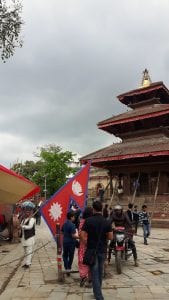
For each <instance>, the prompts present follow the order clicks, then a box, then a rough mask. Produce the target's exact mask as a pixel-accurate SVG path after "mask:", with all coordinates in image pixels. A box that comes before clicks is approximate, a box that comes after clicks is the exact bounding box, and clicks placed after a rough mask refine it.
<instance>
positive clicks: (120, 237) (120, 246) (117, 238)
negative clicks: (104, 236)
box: [108, 227, 132, 274]
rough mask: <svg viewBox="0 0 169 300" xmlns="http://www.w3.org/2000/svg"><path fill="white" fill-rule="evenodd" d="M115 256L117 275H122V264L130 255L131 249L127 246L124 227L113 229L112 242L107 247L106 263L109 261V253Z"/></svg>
mask: <svg viewBox="0 0 169 300" xmlns="http://www.w3.org/2000/svg"><path fill="white" fill-rule="evenodd" d="M112 251H113V254H114V255H115V265H116V270H117V273H118V274H121V273H122V263H123V261H124V260H127V259H128V257H129V256H131V255H132V251H131V248H130V247H129V245H128V237H127V235H126V231H125V228H124V227H116V228H115V229H114V240H113V241H112V242H111V243H110V245H109V251H108V262H110V259H111V253H112Z"/></svg>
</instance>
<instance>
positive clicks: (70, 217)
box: [62, 211, 78, 273]
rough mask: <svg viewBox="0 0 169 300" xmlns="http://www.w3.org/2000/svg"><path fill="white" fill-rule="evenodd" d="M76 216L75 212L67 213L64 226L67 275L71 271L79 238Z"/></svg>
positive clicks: (64, 256) (64, 257)
mask: <svg viewBox="0 0 169 300" xmlns="http://www.w3.org/2000/svg"><path fill="white" fill-rule="evenodd" d="M74 221H75V214H74V212H73V211H70V212H68V213H67V220H66V222H65V223H64V224H63V226H62V233H63V262H64V268H65V270H66V272H67V273H69V272H70V271H71V268H72V263H73V258H74V252H75V241H76V239H77V238H78V234H77V231H76V227H75V224H74V223H73V222H74Z"/></svg>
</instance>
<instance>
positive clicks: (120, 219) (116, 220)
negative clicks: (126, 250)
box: [110, 205, 138, 267]
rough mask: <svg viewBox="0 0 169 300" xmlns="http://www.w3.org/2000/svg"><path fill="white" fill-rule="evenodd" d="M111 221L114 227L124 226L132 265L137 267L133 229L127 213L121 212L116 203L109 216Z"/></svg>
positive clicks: (120, 207)
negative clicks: (132, 260)
mask: <svg viewBox="0 0 169 300" xmlns="http://www.w3.org/2000/svg"><path fill="white" fill-rule="evenodd" d="M110 220H111V223H112V224H113V225H114V227H119V226H122V227H125V229H126V233H127V235H128V245H129V247H130V248H131V250H132V253H133V258H134V265H135V266H136V267H137V266H138V262H137V250H136V246H135V242H134V241H133V230H132V222H131V220H130V219H129V216H128V213H124V212H123V208H122V206H121V205H116V206H115V207H114V210H113V212H112V214H111V216H110Z"/></svg>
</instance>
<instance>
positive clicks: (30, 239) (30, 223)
mask: <svg viewBox="0 0 169 300" xmlns="http://www.w3.org/2000/svg"><path fill="white" fill-rule="evenodd" d="M21 228H22V239H21V242H22V246H23V249H24V255H25V259H24V264H23V266H22V267H23V268H24V269H28V268H29V267H30V265H31V262H32V253H33V246H34V244H35V218H34V217H33V208H32V207H25V208H24V218H23V220H22V222H21Z"/></svg>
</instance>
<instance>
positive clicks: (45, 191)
mask: <svg viewBox="0 0 169 300" xmlns="http://www.w3.org/2000/svg"><path fill="white" fill-rule="evenodd" d="M43 177H44V179H45V188H44V190H43V191H44V196H45V201H46V198H47V197H46V195H47V189H46V177H47V175H46V174H45V175H44V176H43Z"/></svg>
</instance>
